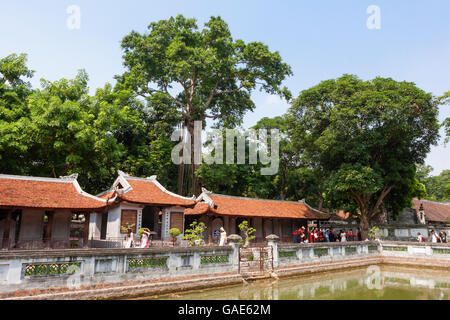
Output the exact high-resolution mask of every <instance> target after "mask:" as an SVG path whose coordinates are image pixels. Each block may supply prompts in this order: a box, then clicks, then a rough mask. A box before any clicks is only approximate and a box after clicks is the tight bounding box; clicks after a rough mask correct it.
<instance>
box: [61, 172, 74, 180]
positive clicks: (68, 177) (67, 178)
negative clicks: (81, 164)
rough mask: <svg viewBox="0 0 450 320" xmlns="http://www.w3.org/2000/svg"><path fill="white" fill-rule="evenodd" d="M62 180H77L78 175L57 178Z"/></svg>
mask: <svg viewBox="0 0 450 320" xmlns="http://www.w3.org/2000/svg"><path fill="white" fill-rule="evenodd" d="M59 178H60V179H62V180H77V179H78V173H73V174H71V175H69V176H59Z"/></svg>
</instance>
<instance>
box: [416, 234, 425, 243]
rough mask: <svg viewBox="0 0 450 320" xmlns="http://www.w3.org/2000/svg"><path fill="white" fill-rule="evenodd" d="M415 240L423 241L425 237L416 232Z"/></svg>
mask: <svg viewBox="0 0 450 320" xmlns="http://www.w3.org/2000/svg"><path fill="white" fill-rule="evenodd" d="M417 241H419V242H425V238H424V236H423V235H421V234H420V232H419V233H417Z"/></svg>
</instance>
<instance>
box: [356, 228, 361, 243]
mask: <svg viewBox="0 0 450 320" xmlns="http://www.w3.org/2000/svg"><path fill="white" fill-rule="evenodd" d="M356 237H357V238H358V241H361V240H362V237H361V230H359V228H358V232H357V233H356Z"/></svg>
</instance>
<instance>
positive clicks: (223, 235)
mask: <svg viewBox="0 0 450 320" xmlns="http://www.w3.org/2000/svg"><path fill="white" fill-rule="evenodd" d="M225 243H227V233H226V232H225V229H224V228H223V227H220V242H219V246H223V245H225Z"/></svg>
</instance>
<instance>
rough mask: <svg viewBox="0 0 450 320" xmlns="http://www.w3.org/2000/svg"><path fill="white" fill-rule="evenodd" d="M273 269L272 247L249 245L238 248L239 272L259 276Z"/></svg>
mask: <svg viewBox="0 0 450 320" xmlns="http://www.w3.org/2000/svg"><path fill="white" fill-rule="evenodd" d="M272 271H273V248H272V247H271V246H251V247H247V248H243V247H242V248H240V249H239V272H240V273H241V274H242V275H244V276H261V275H264V274H266V273H270V272H272Z"/></svg>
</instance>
